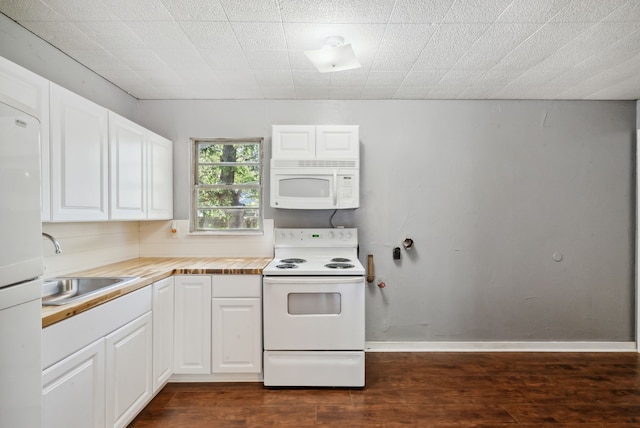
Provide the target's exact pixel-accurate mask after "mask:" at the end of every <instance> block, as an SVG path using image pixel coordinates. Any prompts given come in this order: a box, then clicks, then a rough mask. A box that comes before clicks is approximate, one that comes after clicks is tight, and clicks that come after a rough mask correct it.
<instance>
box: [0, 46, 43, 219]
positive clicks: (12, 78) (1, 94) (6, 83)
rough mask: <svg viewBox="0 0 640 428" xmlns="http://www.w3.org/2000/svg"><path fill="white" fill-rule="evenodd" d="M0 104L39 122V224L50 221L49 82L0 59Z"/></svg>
mask: <svg viewBox="0 0 640 428" xmlns="http://www.w3.org/2000/svg"><path fill="white" fill-rule="evenodd" d="M0 102H3V103H5V104H8V105H10V106H12V107H15V108H17V109H18V110H21V111H23V112H25V113H27V114H30V115H31V116H34V117H35V118H37V119H38V120H39V121H40V147H41V160H42V173H41V176H42V191H41V195H42V220H43V221H49V220H50V219H51V195H50V189H49V186H50V184H49V81H48V80H47V79H45V78H44V77H40V76H38V75H37V74H35V73H32V72H31V71H29V70H27V69H25V68H22V67H20V66H19V65H17V64H14V63H13V62H11V61H9V60H7V59H5V58H2V57H0Z"/></svg>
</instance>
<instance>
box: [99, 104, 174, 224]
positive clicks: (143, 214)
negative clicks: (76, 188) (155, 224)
mask: <svg viewBox="0 0 640 428" xmlns="http://www.w3.org/2000/svg"><path fill="white" fill-rule="evenodd" d="M109 159H110V187H109V195H110V218H111V219H112V220H145V219H153V220H159V219H170V218H172V217H173V143H172V142H171V141H170V140H167V139H166V138H163V137H161V136H159V135H157V134H154V133H153V132H151V131H149V130H148V129H145V128H143V127H142V126H140V125H138V124H137V123H134V122H132V121H130V120H128V119H125V118H124V117H122V116H119V115H117V114H115V113H113V112H109Z"/></svg>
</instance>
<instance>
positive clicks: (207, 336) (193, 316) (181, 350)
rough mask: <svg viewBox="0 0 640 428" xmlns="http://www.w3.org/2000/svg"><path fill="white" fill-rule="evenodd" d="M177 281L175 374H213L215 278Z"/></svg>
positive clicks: (188, 277)
mask: <svg viewBox="0 0 640 428" xmlns="http://www.w3.org/2000/svg"><path fill="white" fill-rule="evenodd" d="M174 281H175V298H176V301H175V311H176V312H175V330H174V333H175V334H174V340H175V343H174V349H175V352H174V354H173V372H174V373H178V374H203V373H211V277H210V276H205V275H178V276H175V277H174Z"/></svg>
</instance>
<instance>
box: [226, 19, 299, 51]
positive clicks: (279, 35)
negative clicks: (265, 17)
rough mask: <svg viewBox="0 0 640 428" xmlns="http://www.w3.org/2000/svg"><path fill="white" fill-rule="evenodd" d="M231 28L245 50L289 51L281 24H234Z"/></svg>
mask: <svg viewBox="0 0 640 428" xmlns="http://www.w3.org/2000/svg"><path fill="white" fill-rule="evenodd" d="M231 27H232V28H233V31H234V32H235V34H236V37H237V39H238V42H240V46H242V49H244V50H250V51H255V50H262V49H287V42H286V41H285V39H284V29H283V28H282V24H280V23H274V22H234V23H232V24H231Z"/></svg>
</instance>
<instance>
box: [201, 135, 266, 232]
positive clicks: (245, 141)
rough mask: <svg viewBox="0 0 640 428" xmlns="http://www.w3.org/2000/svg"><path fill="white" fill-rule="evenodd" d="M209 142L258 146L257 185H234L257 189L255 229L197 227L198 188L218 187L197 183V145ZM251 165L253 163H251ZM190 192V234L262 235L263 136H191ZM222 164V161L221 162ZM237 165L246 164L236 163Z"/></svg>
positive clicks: (217, 187) (216, 187) (216, 186)
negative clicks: (206, 228)
mask: <svg viewBox="0 0 640 428" xmlns="http://www.w3.org/2000/svg"><path fill="white" fill-rule="evenodd" d="M202 143H205V144H206V143H209V144H221V145H225V144H257V145H258V147H259V149H258V150H259V159H258V168H259V176H258V177H259V178H258V179H259V183H258V184H257V185H240V186H234V187H244V188H251V189H257V190H258V197H259V201H258V206H257V210H258V212H259V215H258V227H257V228H256V229H217V230H203V229H198V215H197V214H198V209H199V208H202V207H198V190H200V189H202V188H210V189H219V188H221V187H220V186H219V185H200V183H199V166H200V162H199V159H200V156H199V154H200V153H199V148H198V147H199V145H200V144H202ZM251 164H252V165H253V163H251ZM190 165H191V166H190V177H191V179H190V184H189V185H190V194H191V204H190V205H191V206H190V209H189V234H190V235H263V234H264V210H263V207H264V138H262V137H251V138H191V162H190ZM221 165H223V163H221ZM238 165H246V164H244V163H238Z"/></svg>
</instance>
